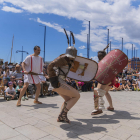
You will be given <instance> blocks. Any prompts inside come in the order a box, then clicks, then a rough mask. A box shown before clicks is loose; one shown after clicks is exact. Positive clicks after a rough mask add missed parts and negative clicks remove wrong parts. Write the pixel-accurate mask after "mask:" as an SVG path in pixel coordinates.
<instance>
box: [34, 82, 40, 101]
mask: <svg viewBox="0 0 140 140" xmlns="http://www.w3.org/2000/svg"><path fill="white" fill-rule="evenodd" d="M36 88H37V89H36V92H35V100H36V101H38V97H39V94H40V90H41V85H40V83H38V84H36Z"/></svg>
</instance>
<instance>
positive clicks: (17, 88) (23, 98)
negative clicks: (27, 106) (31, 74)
mask: <svg viewBox="0 0 140 140" xmlns="http://www.w3.org/2000/svg"><path fill="white" fill-rule="evenodd" d="M22 88H23V81H21V80H19V81H18V85H17V87H16V94H17V95H18V98H19V95H20V91H21V90H22ZM21 99H22V101H25V99H26V100H28V97H27V96H26V93H25V94H24V96H23V97H22V98H21Z"/></svg>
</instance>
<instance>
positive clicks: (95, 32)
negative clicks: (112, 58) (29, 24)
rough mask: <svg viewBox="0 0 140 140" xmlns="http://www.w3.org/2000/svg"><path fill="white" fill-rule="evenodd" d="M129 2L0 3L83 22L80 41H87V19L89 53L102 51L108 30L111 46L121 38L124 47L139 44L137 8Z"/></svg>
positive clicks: (47, 0) (37, 0) (139, 10)
mask: <svg viewBox="0 0 140 140" xmlns="http://www.w3.org/2000/svg"><path fill="white" fill-rule="evenodd" d="M132 1H134V0H106V1H105V0H67V2H66V1H65V0H60V1H58V0H53V1H50V0H30V1H29V0H0V2H9V3H11V4H13V5H14V6H16V7H19V8H20V9H22V10H24V11H27V12H29V13H36V14H37V13H42V14H44V13H48V14H55V15H59V16H63V17H67V18H75V19H77V20H80V21H82V26H83V27H84V28H85V29H84V30H81V31H80V32H79V33H77V34H75V37H76V38H77V39H78V40H80V41H82V42H86V41H87V35H86V34H87V33H88V22H87V21H85V20H84V19H87V20H90V21H91V38H90V40H91V45H90V46H91V49H92V51H98V50H102V49H103V48H104V47H105V46H106V40H107V38H106V37H107V28H109V30H110V38H111V40H112V43H113V42H116V41H119V42H121V37H123V38H124V43H126V44H127V43H129V42H133V43H138V44H140V40H139V38H140V34H139V30H140V24H139V23H140V6H139V7H138V8H135V7H134V6H132V5H131V3H132ZM99 7H100V8H99ZM11 8H13V7H11ZM16 10H19V9H16ZM7 11H8V10H7ZM11 11H14V10H11ZM19 12H21V11H19ZM37 21H38V22H40V23H42V24H45V25H46V26H49V27H51V28H54V29H56V30H57V31H59V32H63V29H62V26H61V25H58V24H54V23H50V22H44V21H41V20H40V18H38V19H37Z"/></svg>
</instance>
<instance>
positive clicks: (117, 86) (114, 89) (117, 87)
mask: <svg viewBox="0 0 140 140" xmlns="http://www.w3.org/2000/svg"><path fill="white" fill-rule="evenodd" d="M111 90H113V91H120V90H121V86H120V83H119V82H118V79H116V83H115V84H114V85H113V88H112V89H111Z"/></svg>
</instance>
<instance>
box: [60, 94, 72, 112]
mask: <svg viewBox="0 0 140 140" xmlns="http://www.w3.org/2000/svg"><path fill="white" fill-rule="evenodd" d="M60 96H61V97H62V98H63V99H64V100H65V102H67V101H69V100H70V99H71V98H70V97H68V96H65V95H60ZM63 107H64V103H63V104H62V106H61V110H62V109H63Z"/></svg>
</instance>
